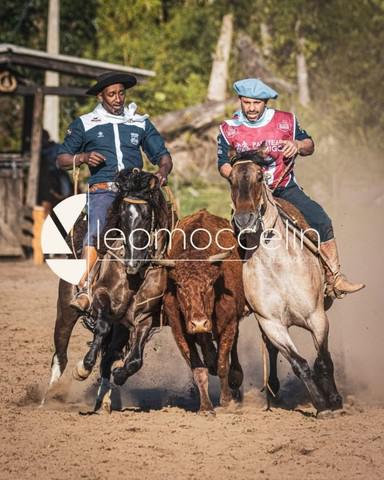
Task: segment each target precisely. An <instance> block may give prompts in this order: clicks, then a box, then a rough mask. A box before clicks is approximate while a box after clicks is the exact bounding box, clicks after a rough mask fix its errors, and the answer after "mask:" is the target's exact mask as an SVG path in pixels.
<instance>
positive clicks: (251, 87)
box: [233, 78, 279, 100]
mask: <svg viewBox="0 0 384 480" xmlns="http://www.w3.org/2000/svg"><path fill="white" fill-rule="evenodd" d="M233 89H234V90H235V92H236V93H237V94H238V95H239V96H240V97H248V98H257V99H260V100H268V99H269V98H277V97H278V96H279V94H278V93H277V92H276V91H275V90H273V88H271V87H268V85H266V84H265V83H264V82H262V81H261V80H259V79H258V78H245V79H244V80H238V81H237V82H235V83H234V84H233Z"/></svg>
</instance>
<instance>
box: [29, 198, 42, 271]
mask: <svg viewBox="0 0 384 480" xmlns="http://www.w3.org/2000/svg"><path fill="white" fill-rule="evenodd" d="M32 216H33V240H32V247H33V263H34V264H35V265H41V264H42V263H44V255H43V251H42V250H41V229H42V228H43V223H44V220H45V208H44V207H39V206H35V207H34V208H33V214H32Z"/></svg>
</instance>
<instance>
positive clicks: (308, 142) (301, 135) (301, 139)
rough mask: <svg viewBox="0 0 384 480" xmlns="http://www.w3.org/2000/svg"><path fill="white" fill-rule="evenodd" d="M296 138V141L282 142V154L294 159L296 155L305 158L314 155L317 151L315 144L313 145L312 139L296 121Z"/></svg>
mask: <svg viewBox="0 0 384 480" xmlns="http://www.w3.org/2000/svg"><path fill="white" fill-rule="evenodd" d="M295 124H296V127H295V138H294V140H281V141H280V142H279V144H280V146H281V147H282V150H281V151H282V152H283V154H284V156H285V157H286V158H292V157H295V156H296V155H301V156H303V157H305V156H307V155H312V153H313V152H314V150H315V144H314V143H313V140H312V137H311V136H310V135H308V133H307V132H306V131H305V130H304V129H302V128H301V127H300V125H299V122H298V121H297V119H296V121H295Z"/></svg>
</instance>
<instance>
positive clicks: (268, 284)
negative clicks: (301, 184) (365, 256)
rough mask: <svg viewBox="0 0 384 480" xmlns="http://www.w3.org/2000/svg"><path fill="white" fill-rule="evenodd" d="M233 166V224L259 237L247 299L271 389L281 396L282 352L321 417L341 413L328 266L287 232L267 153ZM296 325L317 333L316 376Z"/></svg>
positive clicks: (248, 268)
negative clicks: (269, 179) (297, 340)
mask: <svg viewBox="0 0 384 480" xmlns="http://www.w3.org/2000/svg"><path fill="white" fill-rule="evenodd" d="M231 163H232V167H233V169H232V172H231V175H230V178H229V181H230V184H231V194H232V201H233V204H234V210H235V211H234V222H235V224H236V226H237V228H239V229H240V230H245V229H249V230H251V231H253V232H254V233H255V234H257V235H258V241H257V245H256V248H255V249H254V252H253V254H252V255H251V256H250V258H248V260H247V261H246V263H245V264H244V267H243V281H244V290H245V296H246V299H247V301H248V303H249V305H250V307H251V308H252V310H253V311H254V313H255V315H256V318H257V320H258V322H259V325H260V328H261V330H262V332H263V334H264V335H265V336H266V337H267V338H268V339H269V341H270V342H271V343H270V344H269V343H268V344H267V346H268V351H269V354H270V365H271V372H270V377H269V384H270V387H271V388H272V390H273V392H274V394H276V393H277V390H278V388H279V382H278V379H277V375H276V357H277V354H278V352H280V353H281V354H282V355H283V356H284V357H285V358H286V359H287V360H288V361H289V363H290V364H291V366H292V369H293V371H294V373H295V374H296V375H297V376H298V377H299V378H300V379H301V380H302V381H303V382H304V384H305V386H306V388H307V390H308V392H309V395H310V398H311V401H312V403H313V405H314V406H315V408H316V410H317V412H318V413H319V412H322V411H325V410H329V409H331V410H336V409H340V408H342V398H341V396H340V395H339V393H338V391H337V388H336V384H335V380H334V368H333V362H332V359H331V355H330V353H329V350H328V331H329V324H328V319H327V315H326V313H325V309H324V293H323V292H324V271H323V266H322V265H321V263H320V260H319V258H318V257H317V256H316V255H314V254H313V253H312V252H311V251H310V250H309V249H307V248H306V247H305V246H303V243H301V245H298V244H297V242H296V241H295V236H294V234H292V233H291V232H289V231H288V229H286V226H285V225H284V223H283V220H282V218H281V217H280V215H279V211H278V208H277V205H276V202H275V200H274V198H273V196H272V192H271V191H270V190H269V189H268V187H267V185H266V183H265V182H264V175H263V169H262V167H263V166H266V165H268V162H267V161H266V160H265V159H264V152H263V151H262V150H258V151H248V152H243V153H241V154H238V155H237V156H235V157H234V158H233V160H232V162H231ZM243 235H244V234H243ZM245 236H247V234H245ZM292 325H295V326H299V327H302V328H305V329H306V330H308V331H309V332H310V333H311V334H312V337H313V340H314V344H315V347H316V349H317V358H316V360H315V363H314V366H313V371H312V370H311V368H310V367H309V365H308V362H307V361H306V360H305V358H303V357H302V356H301V355H300V354H299V352H298V350H297V348H296V346H295V344H294V343H293V341H292V338H291V336H290V335H289V331H288V329H289V327H290V326H292Z"/></svg>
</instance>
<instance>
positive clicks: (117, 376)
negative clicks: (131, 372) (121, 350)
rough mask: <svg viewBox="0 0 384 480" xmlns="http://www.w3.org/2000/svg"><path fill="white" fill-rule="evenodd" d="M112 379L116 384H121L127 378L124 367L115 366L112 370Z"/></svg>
mask: <svg viewBox="0 0 384 480" xmlns="http://www.w3.org/2000/svg"><path fill="white" fill-rule="evenodd" d="M112 375H113V381H114V383H115V384H116V385H123V384H124V383H125V381H126V380H127V378H128V375H127V372H126V371H125V370H124V368H115V370H113V372H112Z"/></svg>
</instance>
